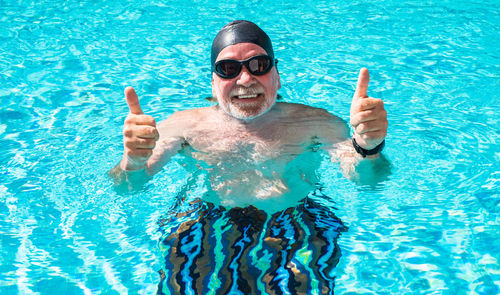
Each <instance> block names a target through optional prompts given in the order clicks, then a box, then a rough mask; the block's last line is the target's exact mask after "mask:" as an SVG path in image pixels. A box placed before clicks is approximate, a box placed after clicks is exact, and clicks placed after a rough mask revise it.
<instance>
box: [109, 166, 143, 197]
mask: <svg viewBox="0 0 500 295" xmlns="http://www.w3.org/2000/svg"><path fill="white" fill-rule="evenodd" d="M108 175H109V177H111V179H113V182H114V184H115V186H118V187H126V188H127V189H128V190H130V189H133V188H134V187H140V186H142V185H143V184H144V183H146V182H147V181H148V180H149V178H150V177H151V175H150V174H149V173H148V171H147V168H146V166H144V167H143V168H142V169H138V170H125V169H123V168H122V162H120V163H118V165H116V166H115V167H113V168H112V169H111V170H110V171H109V172H108Z"/></svg>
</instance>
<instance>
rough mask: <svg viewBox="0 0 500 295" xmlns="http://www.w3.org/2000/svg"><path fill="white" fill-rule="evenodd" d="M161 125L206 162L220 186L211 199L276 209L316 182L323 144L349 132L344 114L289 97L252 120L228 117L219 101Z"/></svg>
mask: <svg viewBox="0 0 500 295" xmlns="http://www.w3.org/2000/svg"><path fill="white" fill-rule="evenodd" d="M173 128H175V130H176V131H175V133H173V132H172V129H173ZM159 131H160V135H161V136H162V137H163V138H164V140H166V141H169V138H172V134H175V136H177V138H179V139H182V140H184V141H185V144H187V145H189V147H188V148H185V149H184V151H183V153H184V155H186V156H187V157H192V158H194V159H196V160H198V161H202V162H203V163H204V165H203V166H204V167H205V169H207V170H208V172H209V174H210V182H211V186H212V189H213V190H214V191H215V192H216V194H215V195H216V197H214V196H213V195H212V197H211V198H212V199H211V200H208V201H210V202H213V203H215V204H221V205H226V206H229V207H234V206H239V207H243V206H247V205H250V204H253V205H255V206H257V207H261V206H262V207H266V208H272V209H271V211H274V210H280V209H284V208H286V207H289V206H291V205H294V204H295V203H296V202H297V201H298V200H300V199H302V198H304V197H305V195H306V194H307V193H308V191H310V190H312V189H313V188H314V184H315V183H316V182H317V177H316V175H315V170H316V168H317V165H319V163H315V162H318V159H319V158H318V155H317V153H315V151H316V150H317V148H316V146H317V145H320V144H332V143H335V141H337V142H338V141H341V140H344V139H345V137H346V136H347V135H346V133H347V131H346V127H345V124H344V123H343V121H341V120H340V119H339V118H337V117H335V116H333V115H331V114H329V113H327V112H326V111H324V110H322V109H316V108H312V107H308V106H305V105H299V104H288V103H278V104H276V105H275V106H274V107H273V108H272V109H271V110H270V111H269V112H268V113H266V114H264V115H262V116H261V117H259V118H257V119H255V121H253V122H249V123H244V122H241V121H238V120H235V119H232V118H230V117H228V116H227V115H226V114H224V113H222V111H221V110H219V109H218V108H217V106H213V107H208V108H201V109H195V110H190V111H183V112H180V113H178V114H176V116H173V118H172V119H171V120H166V121H164V122H162V123H161V124H160V126H159ZM160 141H161V140H160ZM290 166H293V169H290ZM271 204H272V205H271ZM259 205H261V206H259Z"/></svg>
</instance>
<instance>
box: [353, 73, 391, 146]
mask: <svg viewBox="0 0 500 295" xmlns="http://www.w3.org/2000/svg"><path fill="white" fill-rule="evenodd" d="M369 81H370V74H369V73H368V70H367V69H366V68H362V69H361V71H360V72H359V78H358V83H357V85H356V91H355V92H354V97H353V98H352V103H351V120H350V121H351V122H350V123H351V125H352V127H353V128H354V134H353V138H354V139H356V142H357V143H358V145H359V146H360V147H362V148H364V149H366V150H370V149H373V148H374V147H376V146H377V145H379V144H380V143H381V142H382V141H383V140H384V138H385V136H386V135H387V126H388V122H387V112H386V111H385V109H384V102H382V100H381V99H377V98H372V97H368V94H367V92H368V82H369Z"/></svg>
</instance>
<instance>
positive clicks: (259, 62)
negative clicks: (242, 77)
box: [248, 55, 271, 75]
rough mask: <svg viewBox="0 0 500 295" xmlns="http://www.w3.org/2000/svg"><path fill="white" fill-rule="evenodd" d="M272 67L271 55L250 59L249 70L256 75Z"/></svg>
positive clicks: (262, 73)
mask: <svg viewBox="0 0 500 295" xmlns="http://www.w3.org/2000/svg"><path fill="white" fill-rule="evenodd" d="M270 69H271V58H270V57H269V56H262V55H261V56H256V57H254V58H252V59H250V60H249V61H248V70H249V71H250V73H252V74H254V75H264V74H265V73H267V72H269V70H270Z"/></svg>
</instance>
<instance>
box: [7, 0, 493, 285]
mask: <svg viewBox="0 0 500 295" xmlns="http://www.w3.org/2000/svg"><path fill="white" fill-rule="evenodd" d="M499 8H500V7H499V3H498V1H427V2H416V1H403V2H399V1H385V2H377V1H358V2H340V1H339V2H338V3H337V2H335V1H334V2H332V1H302V2H285V1H264V2H258V1H236V2H221V3H217V2H210V1H175V2H172V1H145V2H134V1H125V2H124V1H107V2H106V3H99V2H93V1H71V0H70V1H63V2H55V1H48V0H47V1H4V2H2V5H1V7H0V27H1V28H2V29H1V30H0V41H1V42H0V82H1V85H2V87H1V89H0V101H1V106H0V147H1V149H2V153H0V251H1V253H2V255H0V293H1V294H32V293H39V294H100V293H103V294H108V293H120V294H126V293H132V294H135V293H145V294H151V293H155V292H156V291H157V288H158V284H159V283H160V282H161V277H160V273H159V271H160V270H163V271H164V272H165V273H166V274H167V275H168V274H169V273H170V274H172V273H174V272H175V271H181V270H179V269H175V270H174V269H173V268H172V269H169V266H171V265H172V264H168V263H167V262H166V260H165V259H166V257H169V256H168V255H169V252H168V251H170V250H171V249H172V248H171V247H175V246H176V245H175V243H174V244H162V241H164V240H165V239H166V238H167V237H168V233H169V231H173V230H175V229H176V226H179V224H180V222H181V220H177V221H176V222H172V223H162V222H163V221H165V220H167V219H168V217H169V216H170V217H171V214H173V213H172V212H176V213H179V212H178V211H176V210H181V209H182V208H184V207H182V205H179V204H177V199H178V198H184V199H185V200H194V199H196V198H197V197H199V196H200V195H203V194H204V193H206V192H207V188H206V187H205V185H206V181H207V180H206V179H203V178H202V176H199V178H197V177H198V175H193V173H192V172H191V170H189V169H185V168H184V166H185V165H187V162H186V161H188V160H186V159H185V158H183V157H182V156H177V157H175V158H174V159H173V161H172V162H171V163H169V164H168V165H167V166H166V167H165V169H164V171H162V172H161V173H159V174H158V175H156V176H155V177H154V178H153V179H152V181H150V182H149V183H148V184H147V185H146V186H144V187H143V188H141V189H139V190H138V191H133V192H124V191H121V190H119V189H116V188H114V187H113V185H112V182H111V180H110V179H109V178H108V176H107V171H108V170H109V169H110V168H112V167H113V166H114V165H116V164H117V163H118V161H119V159H120V158H121V155H122V154H121V153H122V143H121V132H122V131H121V129H122V126H123V120H124V118H125V116H126V114H127V112H128V110H127V106H126V104H125V101H124V99H123V88H124V87H125V86H126V85H132V86H134V87H135V88H136V90H137V92H138V93H139V96H140V98H141V105H142V107H143V109H144V110H145V112H147V113H148V114H150V115H152V116H154V117H155V118H156V119H157V120H158V121H160V120H162V119H164V118H166V117H167V116H168V115H170V114H172V113H173V112H175V111H177V110H182V109H188V108H193V107H202V106H208V105H210V103H209V102H207V101H206V100H204V99H203V98H204V97H207V96H209V95H210V94H211V89H210V72H209V69H210V65H209V48H210V43H211V41H212V38H213V37H214V36H215V34H216V32H217V31H218V30H219V29H220V28H221V27H222V26H223V25H224V24H225V23H227V22H229V21H231V20H234V19H249V20H252V21H255V22H256V23H257V24H259V25H260V26H261V27H262V28H264V30H266V32H268V34H269V35H270V37H271V39H272V40H273V44H274V47H275V55H276V57H277V58H278V59H279V60H280V62H279V71H280V75H281V79H282V85H283V86H282V89H281V90H280V93H281V95H282V96H283V97H284V100H285V101H288V102H295V103H305V104H308V105H312V106H316V107H322V108H325V109H327V110H329V111H330V112H332V113H334V114H336V115H338V116H340V117H341V118H342V119H344V120H346V121H348V120H349V107H350V103H351V97H352V93H353V91H354V87H355V83H356V78H357V72H358V71H359V69H360V68H361V67H367V68H368V69H369V70H370V74H371V82H370V88H369V94H370V95H371V96H374V97H379V98H382V99H383V100H384V103H385V108H386V110H387V111H388V119H389V124H390V125H389V131H388V137H387V144H386V149H385V150H384V155H385V157H386V158H387V160H388V161H389V162H390V166H391V171H390V175H389V176H388V178H387V179H385V180H383V181H380V182H378V183H377V184H375V185H373V184H366V183H365V184H364V183H363V181H358V182H356V181H349V180H347V179H345V178H344V177H342V175H341V172H340V170H339V167H338V165H336V164H335V163H331V162H330V161H328V159H323V161H322V162H321V165H320V166H319V167H315V169H316V172H317V173H318V175H319V181H318V184H317V187H318V188H319V189H321V194H316V195H315V196H316V197H314V196H313V197H312V198H313V199H314V200H315V201H317V202H319V203H321V205H322V206H324V207H325V206H326V207H327V208H329V210H328V212H329V214H330V213H331V214H332V215H333V213H334V214H335V215H333V216H335V218H338V219H339V220H341V221H342V222H343V224H345V225H346V228H347V231H342V232H341V234H340V231H338V232H335V234H333V233H332V234H331V235H329V236H328V235H327V234H326V231H325V232H324V233H325V238H324V240H321V241H322V242H324V241H335V245H337V243H338V249H337V248H336V247H325V249H329V251H331V252H330V254H328V255H330V256H328V255H326V254H325V253H321V254H323V255H324V256H321V255H320V256H319V257H323V258H325V260H322V261H319V262H318V263H317V264H316V266H318V265H319V266H321V267H316V268H314V267H313V268H311V265H310V264H309V262H310V261H311V260H312V259H313V258H314V257H316V258H317V257H318V255H316V256H315V253H316V252H315V251H317V252H321V251H319V250H318V248H314V247H313V245H314V243H311V242H310V241H309V240H307V238H310V237H311V236H312V235H313V233H311V232H310V229H311V228H314V227H315V226H318V227H319V228H321V226H320V225H318V224H315V223H311V222H309V221H308V220H307V218H306V217H304V216H303V215H300V214H299V215H297V214H298V213H293V212H295V211H293V212H288V213H287V214H288V215H287V214H285V215H283V216H275V217H274V219H272V218H271V217H269V218H268V219H266V220H267V221H266V222H264V223H259V222H256V223H255V224H254V226H257V227H259V228H260V227H262V228H266V227H267V228H269V229H270V230H271V229H273V226H275V228H276V231H279V230H282V231H283V232H281V234H276V235H275V234H274V233H268V234H267V235H266V234H264V233H263V234H262V235H258V234H257V233H254V232H251V233H250V232H249V235H250V236H251V237H252V240H251V242H248V243H247V242H245V243H247V244H245V243H243V242H242V243H243V244H242V245H247V246H248V248H245V247H243V248H238V247H237V246H235V245H236V244H237V242H238V241H239V240H237V239H236V238H235V236H232V235H231V234H230V233H231V230H234V229H235V225H234V223H231V222H232V221H231V220H234V218H235V216H233V215H231V213H234V212H235V211H229V210H226V211H224V210H222V211H216V212H217V214H219V215H216V216H215V217H213V219H207V221H206V224H205V228H204V229H203V228H201V229H198V228H196V227H194V229H193V230H192V231H191V232H189V231H188V232H186V233H185V234H186V237H188V236H189V235H195V234H196V233H204V234H205V235H200V236H199V237H203V238H202V239H201V240H200V241H199V242H200V243H203V242H205V243H206V244H207V245H209V246H206V247H207V251H208V250H210V251H212V252H211V253H215V254H213V259H214V261H213V262H212V264H211V267H214V269H225V270H227V269H230V267H233V266H234V267H235V268H238V269H239V267H241V265H236V264H237V262H239V260H234V261H228V260H226V258H227V257H229V255H228V253H232V254H234V255H237V254H238V255H240V254H241V257H242V259H243V260H244V261H249V262H248V265H249V269H250V270H249V272H248V273H252V271H253V273H254V274H255V275H256V277H258V278H259V280H257V282H255V284H256V288H257V289H258V290H261V291H262V290H268V289H266V288H271V287H270V286H275V285H276V286H278V285H279V284H281V283H283V282H285V279H289V278H290V277H288V276H287V275H286V274H285V273H279V271H278V270H279V269H284V268H280V267H279V264H278V263H276V264H273V263H271V264H270V265H269V261H272V257H276V255H274V256H273V255H272V253H274V252H273V251H276V249H279V247H281V246H280V245H278V244H279V243H278V242H277V241H282V242H283V241H285V238H284V237H287V239H288V236H287V234H299V233H300V234H302V235H303V236H304V237H306V238H304V240H300V239H295V238H293V239H288V240H286V242H287V243H289V244H286V243H285V244H286V245H291V246H297V247H298V248H296V249H295V251H296V252H295V254H294V257H293V259H295V260H293V261H294V263H296V264H295V266H296V268H297V269H299V270H300V271H301V272H303V273H307V274H310V275H309V277H310V278H311V281H310V283H311V285H310V286H312V287H310V290H309V291H310V293H312V294H313V293H314V292H315V291H317V290H315V289H316V288H319V287H317V286H320V285H322V284H323V283H324V282H323V281H321V279H318V278H319V274H325V275H326V276H329V277H334V276H335V277H336V279H335V289H334V290H335V293H337V294H353V293H356V294H375V293H377V294H379V293H388V294H404V293H416V294H436V293H438V294H453V293H457V294H497V293H499V292H500V268H499V266H498V262H499V260H500V256H499V253H500V246H499V244H498V242H497V241H498V240H499V238H500V236H499V232H500V231H499V229H500V227H499V213H500V199H499V189H498V187H499V176H500V175H499V171H500V166H499V163H500V150H499V148H498V146H499V137H500V129H499V127H498V126H499V125H500V124H499V123H500V122H499V117H498V115H497V114H498V109H499V107H500V103H499V101H500V99H499V95H498V93H499V90H500V82H499V81H500V77H499V73H500V54H499V51H498V48H499V47H500V38H499V35H498V31H499V29H500V28H499V26H500V16H499V14H498V11H499ZM304 197H305V196H304ZM179 206H181V207H179ZM180 208H181V209H180ZM184 209H185V208H184ZM184 209H183V210H184ZM197 212H198V211H197ZM321 212H322V211H321ZM193 214H194V213H193ZM214 214H215V213H214ZM294 214H296V215H294ZM301 214H302V213H301ZM189 216H191V215H189ZM189 216H188V217H189ZM287 216H292V217H293V218H291V219H287ZM297 216H298V217H297ZM191 217H192V216H191ZM216 217H217V218H216ZM194 218H197V217H194ZM280 218H282V219H280ZM294 218H296V219H294ZM319 220H320V221H321V219H319ZM335 220H336V219H335ZM187 221H189V220H187ZM330 221H331V220H330ZM273 222H274V223H273ZM293 222H295V223H293ZM308 222H309V223H308ZM332 224H337V225H338V223H330V225H332ZM278 225H280V226H281V227H280V226H278ZM198 226H201V224H199V223H198ZM204 230H206V231H204ZM287 230H288V231H287ZM208 233H213V235H209V234H208ZM240 233H241V232H240ZM337 235H340V236H339V237H338V239H337ZM196 237H198V236H196ZM294 237H295V236H294ZM280 239H281V240H280ZM224 241H225V242H224ZM283 243H284V242H283ZM320 243H321V242H320ZM285 244H283V245H285ZM186 245H188V246H193V247H197V244H196V243H195V242H193V243H187V244H186ZM227 245H232V246H231V247H226V246H227ZM330 246H331V245H330ZM238 249H240V250H241V251H240V252H237V250H238ZM337 251H338V252H337ZM334 252H335V253H340V254H341V257H340V260H339V261H338V264H336V263H337V262H333V260H332V259H333V258H332V257H335V256H334V255H333V254H332V253H334ZM186 257H187V258H186V259H187V261H192V262H199V260H196V259H194V257H191V256H189V255H187V256H186ZM238 257H240V256H238ZM178 259H180V258H178ZM329 259H330V260H329ZM320 260H321V259H320ZM169 263H172V262H171V261H170V262H169ZM231 263H236V264H231ZM266 263H267V264H266ZM335 265H336V266H335ZM182 270H186V269H182ZM271 270H276V274H275V276H274V277H273V276H270V275H269V274H270V272H271ZM236 273H237V272H236ZM226 274H227V273H224V275H226ZM241 275H242V276H243V278H246V277H245V275H246V274H245V272H242V273H241ZM225 278H226V277H224V276H213V279H212V280H210V285H208V286H211V287H213V289H215V288H216V286H219V287H221V286H223V284H224V282H227V281H224V280H225ZM284 278H285V279H284ZM236 279H237V278H236ZM315 279H316V281H314V280H315ZM168 280H170V282H171V283H172V284H173V283H178V282H179V281H176V280H175V278H172V277H168V276H167V280H166V281H164V282H168ZM186 280H187V279H186ZM290 280H291V279H290ZM196 282H199V281H196V280H193V281H189V283H196ZM273 284H275V285H273ZM330 287H331V286H330ZM273 288H274V287H273ZM276 288H277V287H276ZM165 290H166V291H165V292H168V288H165ZM186 293H187V291H186Z"/></svg>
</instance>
